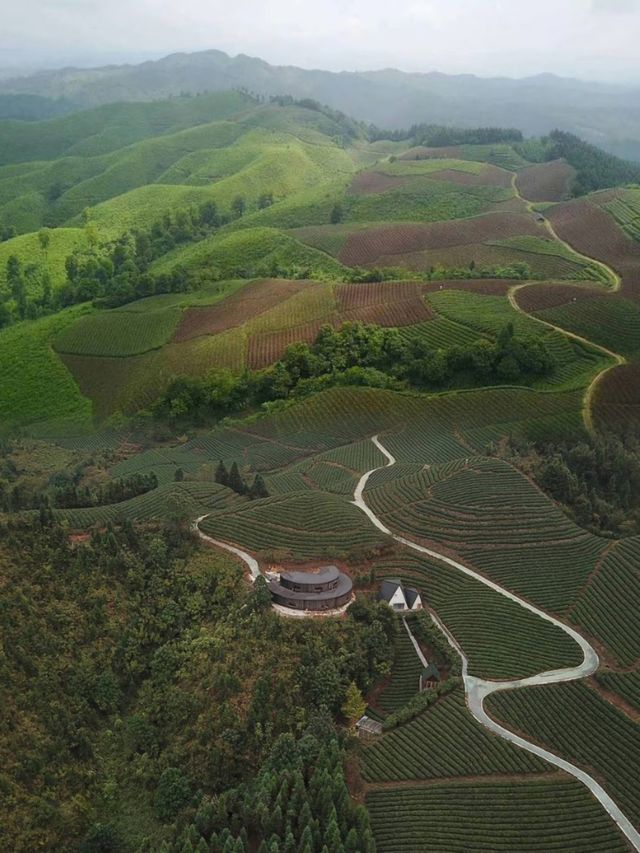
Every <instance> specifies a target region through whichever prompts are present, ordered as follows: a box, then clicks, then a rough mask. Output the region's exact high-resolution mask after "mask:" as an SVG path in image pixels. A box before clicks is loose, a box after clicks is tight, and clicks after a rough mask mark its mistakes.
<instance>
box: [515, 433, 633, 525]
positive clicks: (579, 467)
mask: <svg viewBox="0 0 640 853" xmlns="http://www.w3.org/2000/svg"><path fill="white" fill-rule="evenodd" d="M507 454H508V455H511V456H512V458H513V460H514V461H515V463H516V464H517V465H518V466H519V467H520V468H522V469H523V470H524V471H525V472H526V473H528V474H530V475H531V476H532V477H533V478H534V479H535V481H536V482H537V483H538V484H539V486H540V487H541V488H542V489H544V491H545V492H547V493H548V494H549V495H551V497H553V498H554V499H555V500H557V501H558V502H560V503H562V504H564V505H565V506H566V507H567V509H568V510H569V512H570V513H571V514H572V515H573V517H574V518H575V520H576V521H577V523H578V524H580V525H581V526H583V527H587V528H589V529H591V530H593V531H594V532H596V533H603V534H608V535H613V536H626V535H636V534H638V533H640V434H635V435H633V434H630V435H626V436H624V437H620V436H617V435H614V434H612V433H605V434H602V433H601V434H598V435H597V436H584V437H583V438H580V439H579V440H578V441H575V442H566V441H565V442H559V443H555V442H538V443H528V442H522V441H517V440H514V439H511V441H510V444H509V449H508V451H507Z"/></svg>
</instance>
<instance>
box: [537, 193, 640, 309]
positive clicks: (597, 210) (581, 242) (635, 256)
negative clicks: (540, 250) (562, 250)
mask: <svg viewBox="0 0 640 853" xmlns="http://www.w3.org/2000/svg"><path fill="white" fill-rule="evenodd" d="M610 200H611V194H610V193H596V194H594V195H593V196H590V197H589V199H578V200H576V201H571V202H567V203H566V204H560V205H557V206H556V207H553V208H552V209H551V210H550V211H549V213H548V217H549V220H550V222H551V223H552V225H553V227H554V229H555V230H556V232H557V233H558V234H559V236H560V237H561V239H563V240H566V241H567V242H568V243H569V244H570V245H571V246H572V247H573V248H574V249H576V251H578V252H582V253H583V254H585V255H588V256H589V257H592V258H596V259H598V260H600V261H603V262H604V263H606V264H608V265H609V266H611V267H613V269H614V270H616V272H618V273H619V274H620V276H621V277H622V287H623V289H622V293H623V295H624V296H627V297H629V298H631V299H637V298H639V297H640V244H638V243H636V242H635V241H634V240H633V239H632V238H631V237H629V236H628V235H627V234H626V233H625V232H624V231H623V230H622V228H621V227H620V226H619V225H618V224H617V223H616V221H615V219H614V217H613V216H612V215H611V214H610V213H609V212H608V211H607V210H606V204H607V203H608V202H609V201H610Z"/></svg>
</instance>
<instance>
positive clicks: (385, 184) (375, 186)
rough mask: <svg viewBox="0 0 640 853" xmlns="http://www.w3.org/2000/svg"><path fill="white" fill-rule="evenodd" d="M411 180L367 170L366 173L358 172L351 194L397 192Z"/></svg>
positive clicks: (350, 188) (351, 187)
mask: <svg viewBox="0 0 640 853" xmlns="http://www.w3.org/2000/svg"><path fill="white" fill-rule="evenodd" d="M409 180H410V178H406V177H404V176H402V177H401V176H400V175H385V174H384V173H383V172H376V171H374V170H370V171H369V170H367V171H366V172H358V174H357V175H356V176H355V177H354V179H353V180H352V181H351V186H350V187H349V192H351V193H353V195H373V194H374V193H384V192H386V191H387V190H395V189H398V187H402V186H404V185H405V184H407V183H408V181H409Z"/></svg>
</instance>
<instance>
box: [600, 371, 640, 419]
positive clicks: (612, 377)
mask: <svg viewBox="0 0 640 853" xmlns="http://www.w3.org/2000/svg"><path fill="white" fill-rule="evenodd" d="M593 416H594V420H595V421H596V423H599V424H601V425H602V427H604V428H609V429H614V430H618V431H620V432H625V431H626V430H628V429H630V430H633V431H636V430H637V429H638V424H639V423H640V364H638V363H631V364H621V365H620V366H619V367H614V368H613V370H610V371H609V372H608V373H606V374H605V375H604V376H603V377H602V379H601V381H600V383H599V385H598V387H597V388H596V391H595V397H594V406H593Z"/></svg>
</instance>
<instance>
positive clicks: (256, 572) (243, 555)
mask: <svg viewBox="0 0 640 853" xmlns="http://www.w3.org/2000/svg"><path fill="white" fill-rule="evenodd" d="M209 515H210V513H207V514H206V515H201V516H200V517H199V518H196V520H195V521H194V522H193V524H192V529H193V530H194V531H195V532H196V533H197V534H198V536H199V537H200V539H202V541H203V542H206V543H207V545H214V546H215V547H216V548H223V549H224V550H225V551H229V553H230V554H233V555H234V556H235V557H240V559H241V560H242V561H243V563H246V565H247V566H248V568H249V572H250V575H251V581H252V582H254V581H255V580H256V579H257V578H259V577H260V575H261V574H262V572H261V571H260V566H259V565H258V561H257V560H256V559H255V557H252V556H251V554H247V552H246V551H242V550H240V548H236V547H235V545H229V544H228V543H227V542H221V541H220V540H219V539H213V538H212V537H211V536H207V534H206V533H203V532H202V530H200V522H201V521H204V519H205V518H207V517H208V516H209Z"/></svg>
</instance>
